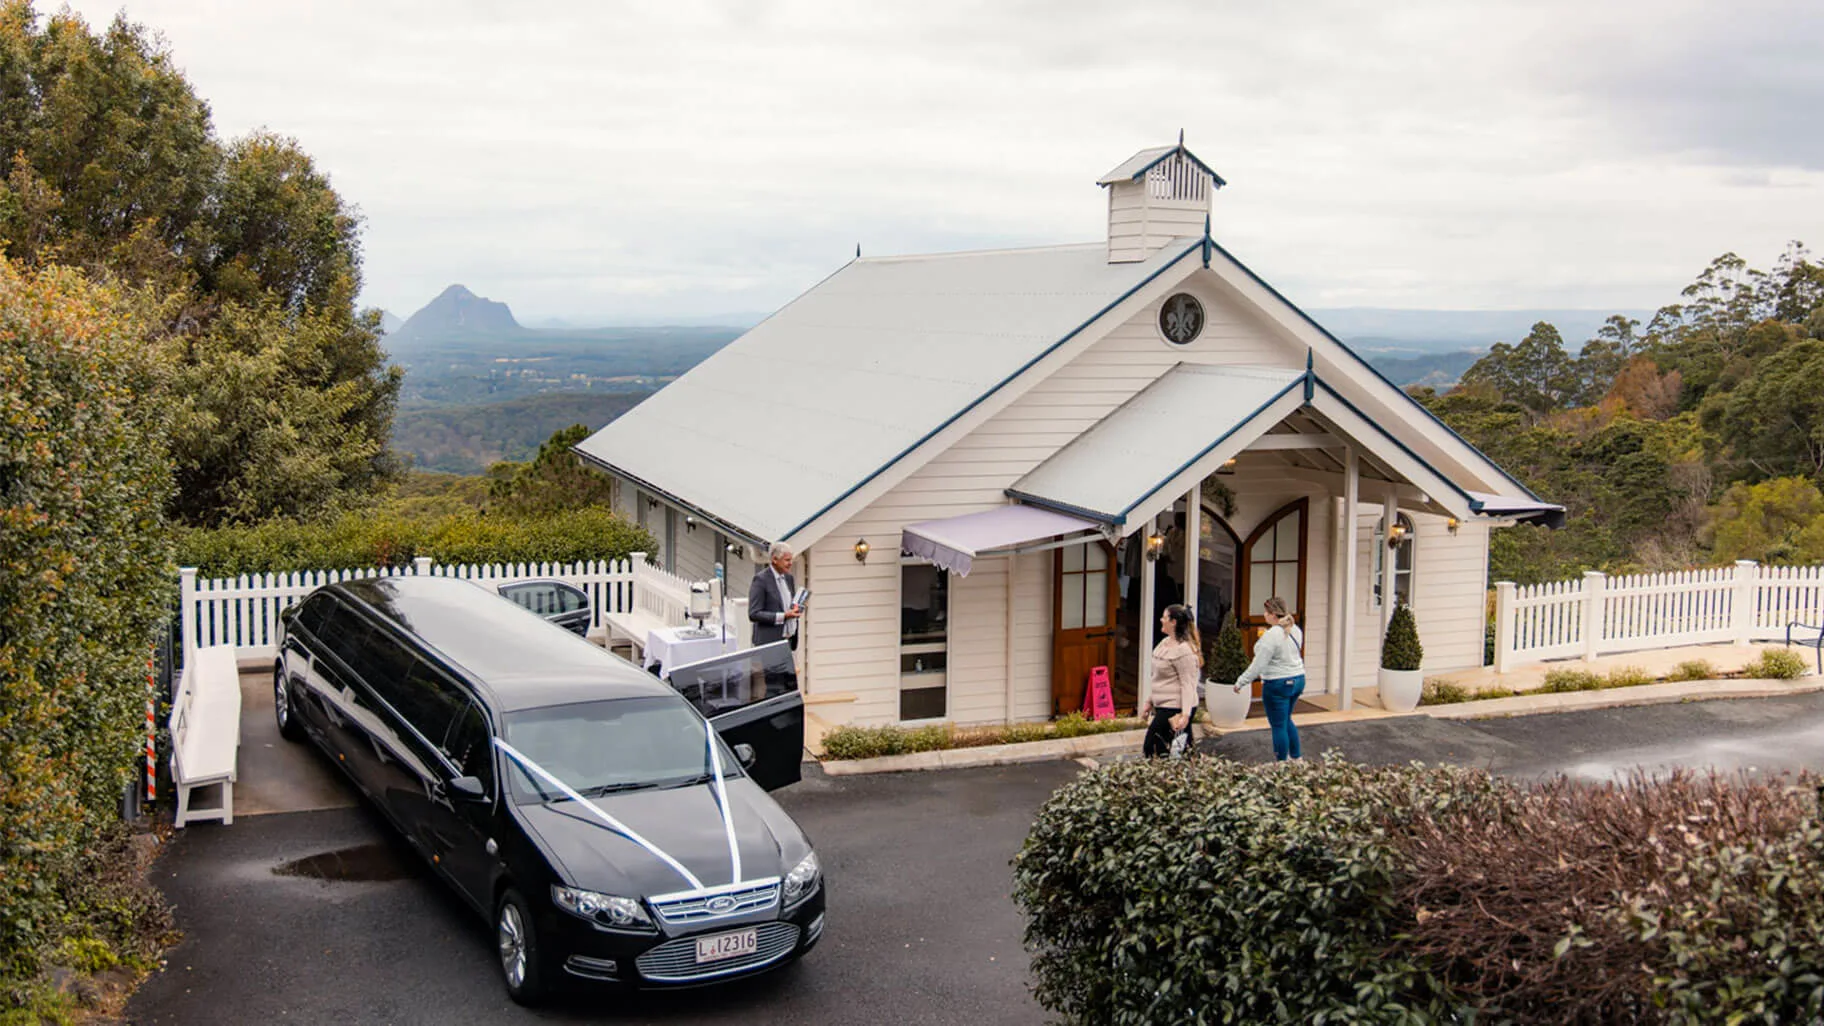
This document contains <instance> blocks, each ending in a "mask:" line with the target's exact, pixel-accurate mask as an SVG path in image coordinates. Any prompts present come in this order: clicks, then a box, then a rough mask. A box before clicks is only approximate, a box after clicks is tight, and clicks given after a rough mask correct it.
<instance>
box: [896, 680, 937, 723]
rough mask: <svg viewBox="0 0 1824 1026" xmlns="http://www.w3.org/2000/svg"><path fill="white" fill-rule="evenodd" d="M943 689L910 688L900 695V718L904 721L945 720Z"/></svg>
mask: <svg viewBox="0 0 1824 1026" xmlns="http://www.w3.org/2000/svg"><path fill="white" fill-rule="evenodd" d="M945 690H946V689H944V688H942V687H935V688H908V689H906V690H903V691H901V692H900V693H899V718H900V719H902V720H941V719H943V718H944V704H945V703H944V692H945Z"/></svg>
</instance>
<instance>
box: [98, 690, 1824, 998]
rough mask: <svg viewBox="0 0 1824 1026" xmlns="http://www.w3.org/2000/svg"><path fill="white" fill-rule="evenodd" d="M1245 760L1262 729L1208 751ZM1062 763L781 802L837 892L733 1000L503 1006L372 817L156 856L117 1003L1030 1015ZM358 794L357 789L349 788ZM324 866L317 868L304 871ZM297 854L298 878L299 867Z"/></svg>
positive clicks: (464, 923) (1383, 738)
mask: <svg viewBox="0 0 1824 1026" xmlns="http://www.w3.org/2000/svg"><path fill="white" fill-rule="evenodd" d="M1302 733H1303V739H1304V747H1305V751H1306V753H1307V755H1316V754H1320V753H1322V752H1324V751H1325V750H1327V749H1334V750H1337V751H1340V752H1341V753H1343V754H1344V755H1346V756H1348V757H1350V758H1354V759H1358V760H1361V761H1367V762H1380V763H1398V762H1405V761H1408V760H1413V759H1417V760H1421V761H1427V762H1438V761H1448V762H1455V763H1461V764H1466V765H1476V766H1482V767H1485V768H1488V769H1491V770H1493V771H1495V772H1499V773H1504V774H1509V775H1513V776H1519V777H1533V776H1539V775H1543V774H1550V773H1558V772H1563V773H1567V774H1570V775H1572V776H1578V777H1583V778H1587V779H1598V780H1600V779H1613V778H1614V777H1616V776H1617V775H1619V774H1622V773H1625V772H1627V771H1628V770H1629V768H1630V767H1633V766H1644V767H1646V768H1648V769H1651V770H1663V769H1666V768H1668V767H1671V766H1694V767H1714V768H1717V769H1720V770H1723V771H1727V772H1735V771H1740V772H1747V773H1769V772H1779V771H1792V770H1800V769H1805V768H1809V767H1818V766H1824V694H1818V695H1808V696H1798V697H1792V698H1780V699H1751V700H1739V701H1714V702H1698V703H1687V704H1683V705H1662V706H1650V707H1643V708H1634V709H1604V710H1593V711H1588V712H1577V713H1558V714H1551V715H1540V716H1530V717H1522V718H1512V719H1500V720H1482V721H1473V722H1465V721H1444V720H1433V719H1431V718H1429V717H1424V716H1413V717H1402V718H1397V719H1384V720H1373V721H1364V722H1358V723H1352V724H1334V725H1329V726H1313V727H1307V728H1305V729H1304V730H1303V731H1302ZM1202 747H1204V749H1205V750H1206V751H1212V752H1219V753H1221V754H1224V755H1227V756H1229V757H1233V758H1238V759H1243V760H1247V761H1265V760H1267V759H1270V758H1271V757H1272V753H1271V748H1270V744H1269V740H1268V737H1267V735H1266V734H1265V733H1264V732H1249V733H1244V734H1235V735H1230V736H1228V737H1224V738H1220V739H1215V740H1211V741H1206V742H1205V743H1204V745H1203V746H1202ZM1079 771H1080V768H1079V767H1078V766H1077V765H1076V764H1074V763H1069V762H1061V763H1038V764H1031V765H1026V766H1017V767H1002V768H993V769H980V770H954V771H944V772H931V773H904V774H890V775H879V776H861V777H840V778H826V777H823V776H821V775H820V774H818V775H815V776H812V777H809V778H807V779H806V781H805V782H804V783H802V784H799V785H797V786H795V787H792V788H788V789H787V790H786V791H784V792H781V793H780V795H779V798H780V801H781V804H783V805H784V806H785V807H786V809H787V810H788V811H789V812H790V813H791V814H792V815H793V816H794V817H795V818H796V819H797V820H798V822H799V823H800V824H802V825H803V826H804V828H805V829H806V831H808V832H809V833H810V835H811V837H812V839H813V840H814V841H815V842H816V844H817V848H818V851H819V853H820V854H821V855H822V857H823V860H824V864H825V866H826V868H827V871H828V874H829V878H830V880H831V885H830V887H831V890H830V896H829V901H830V906H829V926H828V928H827V929H826V931H825V934H824V939H823V941H822V943H821V944H820V945H819V946H818V948H817V950H816V951H814V952H813V953H812V954H811V955H810V957H809V958H807V959H806V960H805V961H804V962H803V963H802V964H800V965H798V966H795V967H792V968H791V969H788V970H786V971H784V972H781V973H776V974H773V975H772V976H770V977H765V978H762V979H759V980H754V981H750V982H746V983H740V984H734V985H730V986H726V987H717V988H707V989H703V990H695V991H686V992H677V993H669V994H655V995H635V996H631V997H627V996H621V995H618V994H613V993H611V992H595V993H594V994H592V995H584V996H582V997H580V998H576V999H572V1000H570V1001H568V1002H566V1003H564V1004H562V1005H559V1006H558V1007H555V1008H552V1009H547V1010H542V1011H539V1012H536V1013H535V1012H530V1011H527V1010H525V1009H521V1008H519V1007H517V1006H515V1005H513V1004H512V1003H510V1002H509V1001H508V1000H507V998H506V995H505V993H504V992H503V990H502V989H501V985H500V981H499V978H498V972H497V970H496V969H495V966H494V960H493V951H492V949H491V946H490V942H491V937H490V934H489V932H488V930H487V927H486V925H485V924H484V923H482V922H481V920H480V919H479V918H477V917H474V916H473V915H472V914H471V913H470V912H469V911H468V910H467V909H466V908H465V907H464V906H462V905H460V904H459V903H458V902H457V900H456V899H455V898H454V897H452V896H451V895H450V894H449V893H448V892H447V890H446V889H445V888H444V887H443V886H441V884H439V883H438V882H437V881H435V880H433V879H431V878H430V877H429V875H428V870H426V869H425V868H424V867H423V866H422V864H421V863H419V862H418V861H417V859H416V858H415V857H414V856H412V855H411V854H409V852H406V851H405V850H403V849H402V848H400V847H397V846H395V845H394V843H393V842H392V841H391V840H390V837H389V831H388V830H387V829H385V828H384V824H382V823H381V822H380V821H379V820H378V819H377V818H376V817H375V816H374V815H373V814H372V813H370V812H368V811H367V810H366V808H365V807H364V806H356V807H351V808H336V809H326V810H320V811H310V812H297V813H289V814H275V815H264V816H246V817H237V818H236V820H235V823H234V824H233V825H232V826H229V827H221V826H219V825H215V824H200V825H198V826H195V827H192V828H189V829H187V830H185V831H183V833H182V834H181V835H180V836H179V838H178V839H177V840H176V842H174V843H173V844H172V846H171V848H170V850H169V851H168V852H167V853H166V854H165V856H164V857H163V858H162V859H161V861H160V863H159V865H158V869H157V872H158V873H159V874H160V878H159V880H158V882H159V884H160V885H161V886H162V887H163V888H164V889H165V893H166V894H167V895H168V896H169V897H170V898H171V900H172V901H173V902H174V903H175V904H176V906H177V918H178V925H179V926H180V927H181V928H182V929H183V930H184V933H185V940H184V941H183V943H181V944H180V945H179V946H178V947H177V948H175V949H174V950H173V951H172V952H171V953H170V955H169V960H168V967H167V968H166V969H165V971H163V972H162V973H160V974H158V975H156V976H154V977H153V978H152V979H151V980H149V981H148V982H147V983H146V984H145V986H144V987H143V988H141V990H140V992H139V993H138V994H137V995H135V996H134V998H133V1001H132V1002H131V1004H130V1005H129V1006H128V1009H127V1011H128V1017H129V1019H130V1021H132V1022H134V1023H146V1024H150V1023H185V1024H189V1023H253V1022H260V1023H271V1022H304V1023H313V1024H315V1023H439V1024H443V1023H448V1024H459V1023H484V1022H485V1023H503V1022H529V1021H551V1022H582V1021H602V1022H629V1023H679V1024H684V1023H734V1022H742V1023H751V1022H768V1023H780V1024H794V1023H806V1024H809V1023H816V1024H820V1026H826V1024H828V1026H835V1024H847V1023H880V1022H892V1023H972V1024H973V1023H997V1024H1000V1023H1039V1022H1043V1021H1044V1015H1043V1013H1042V1012H1041V1011H1040V1009H1039V1008H1038V1007H1037V1006H1036V1005H1034V1004H1033V1002H1032V1000H1031V998H1030V996H1029V995H1028V993H1027V975H1026V967H1027V959H1026V955H1025V953H1024V951H1023V950H1022V948H1021V945H1020V931H1021V921H1020V917H1019V915H1018V913H1017V912H1016V911H1015V910H1014V907H1013V904H1012V901H1011V900H1010V899H1009V897H1008V892H1009V890H1010V887H1011V879H1010V870H1009V868H1008V860H1009V859H1010V858H1011V857H1012V856H1013V853H1014V852H1015V851H1016V850H1017V849H1018V848H1019V845H1020V843H1021V841H1022V840H1023V839H1024V837H1025V834H1026V831H1027V829H1028V827H1029V825H1030V823H1031V819H1032V815H1033V813H1034V811H1035V810H1036V809H1037V808H1038V806H1039V805H1040V804H1041V803H1042V802H1043V801H1044V800H1045V798H1046V796H1048V795H1049V794H1050V793H1051V792H1052V791H1053V790H1055V789H1056V788H1057V787H1058V786H1059V785H1061V784H1063V783H1064V782H1065V781H1067V780H1069V779H1070V778H1071V777H1072V776H1074V775H1075V774H1076V773H1078V772H1079ZM351 793H352V792H351ZM313 857H314V861H313ZM300 860H303V864H301V865H300V864H299V863H300Z"/></svg>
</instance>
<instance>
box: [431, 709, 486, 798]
mask: <svg viewBox="0 0 1824 1026" xmlns="http://www.w3.org/2000/svg"><path fill="white" fill-rule="evenodd" d="M443 754H444V755H445V756H446V757H448V758H449V760H450V762H451V763H452V764H453V765H454V766H455V767H456V770H457V772H459V773H461V774H462V775H463V776H468V777H475V778H477V779H479V780H480V781H481V787H482V790H484V791H486V792H487V793H489V794H492V793H494V758H493V748H492V746H491V745H490V744H489V741H488V722H487V720H485V719H483V718H482V715H481V710H480V709H478V708H476V707H475V704H474V703H473V702H471V703H469V704H468V705H467V706H466V707H465V708H464V709H463V711H462V713H461V715H459V716H458V717H457V718H456V722H455V724H453V725H452V726H451V727H450V738H449V741H448V743H446V744H445V745H444V748H443Z"/></svg>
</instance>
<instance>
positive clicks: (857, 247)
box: [855, 242, 861, 260]
mask: <svg viewBox="0 0 1824 1026" xmlns="http://www.w3.org/2000/svg"><path fill="white" fill-rule="evenodd" d="M855 259H857V260H860V259H861V243H859V242H857V243H856V244H855Z"/></svg>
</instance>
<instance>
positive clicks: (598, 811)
mask: <svg viewBox="0 0 1824 1026" xmlns="http://www.w3.org/2000/svg"><path fill="white" fill-rule="evenodd" d="M703 727H704V733H705V734H706V735H707V736H708V742H709V766H710V773H711V777H712V779H713V781H714V784H715V791H714V793H715V797H716V805H717V808H718V809H719V811H720V812H721V813H722V829H723V831H724V832H725V833H726V834H727V835H728V860H729V863H730V865H731V866H732V867H733V872H734V880H733V882H734V883H740V882H741V847H740V844H739V843H738V842H737V841H736V838H735V820H734V816H733V814H732V812H733V810H732V809H731V808H730V807H729V803H728V784H727V782H726V781H725V780H724V779H723V775H722V752H721V750H720V748H719V747H718V746H717V745H716V731H715V728H714V727H711V726H710V725H709V724H708V723H705V724H704V725H703ZM494 744H495V746H496V747H498V748H499V749H500V750H501V751H502V752H504V753H506V756H507V758H509V759H512V760H513V761H514V762H517V763H519V765H520V768H522V769H524V770H525V771H526V772H527V773H529V774H531V775H532V776H534V777H537V778H538V779H540V780H543V781H544V782H545V783H547V784H550V785H551V786H552V787H554V788H556V789H557V790H558V792H559V793H561V794H563V796H564V797H566V798H569V799H570V800H571V801H573V802H577V803H578V804H580V805H582V806H583V807H584V808H586V809H588V810H589V811H590V812H593V813H595V815H596V818H597V819H600V820H601V821H602V823H603V825H605V826H607V827H608V829H610V830H612V831H614V832H615V833H617V834H619V835H621V836H622V837H625V838H627V839H628V840H629V841H632V842H633V843H634V844H637V845H639V846H640V847H641V848H644V849H646V851H648V852H650V853H651V854H652V856H653V857H654V858H656V859H658V860H659V861H661V862H663V863H665V864H666V865H668V866H670V867H671V868H672V869H675V870H677V872H678V875H679V876H682V877H683V878H684V882H686V883H688V884H690V888H691V890H695V891H700V890H702V889H703V881H701V880H699V879H697V877H696V874H694V873H692V872H691V871H690V870H688V869H686V868H684V864H683V863H682V862H679V861H678V860H677V859H674V858H672V857H671V855H670V854H669V853H668V852H666V851H665V849H663V848H661V847H659V846H658V845H656V844H654V843H652V842H651V841H648V840H647V839H646V838H644V837H641V836H640V834H639V832H638V831H636V830H634V829H633V828H632V827H630V826H628V825H627V824H625V823H622V822H621V821H620V820H618V819H615V818H614V817H613V816H610V815H609V814H608V813H607V812H606V811H604V810H603V809H602V807H601V806H599V805H597V804H595V803H594V802H592V801H590V800H589V799H587V798H585V797H583V796H582V794H580V793H579V792H578V791H577V790H576V789H575V788H573V787H571V786H570V785H569V784H566V783H564V782H563V781H562V780H559V779H557V777H555V776H552V775H551V773H550V771H549V770H546V769H545V768H544V767H543V766H540V765H539V764H538V763H536V762H533V761H532V759H531V758H530V757H529V756H527V755H526V754H525V753H524V752H521V751H520V750H519V749H517V748H514V747H513V746H512V745H510V744H508V743H507V742H506V740H505V739H503V738H498V737H497V738H495V739H494Z"/></svg>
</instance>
